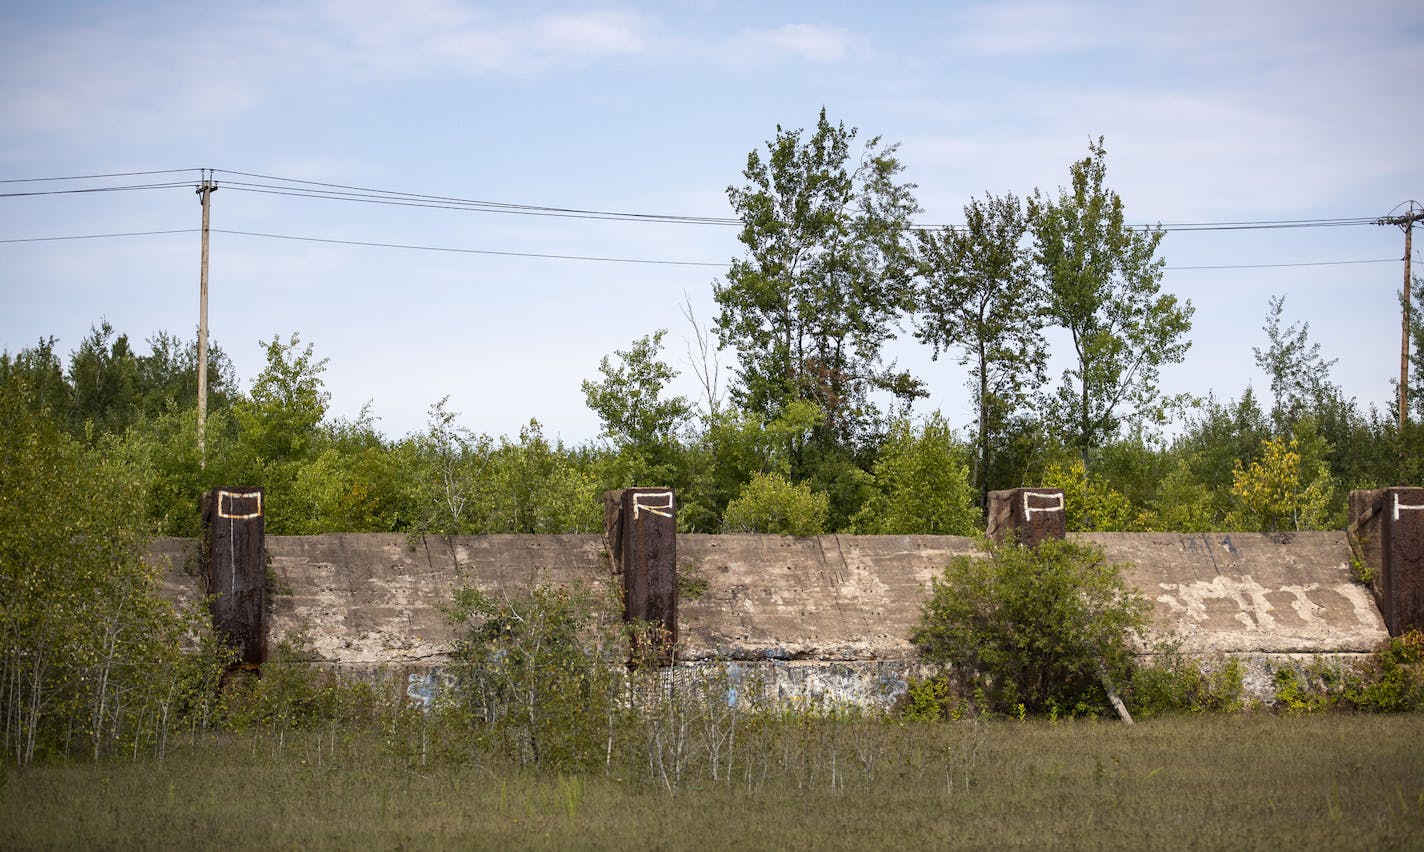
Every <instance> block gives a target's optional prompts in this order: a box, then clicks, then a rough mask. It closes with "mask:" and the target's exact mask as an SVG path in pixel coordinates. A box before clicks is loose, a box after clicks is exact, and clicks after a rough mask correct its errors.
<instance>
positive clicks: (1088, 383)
mask: <svg viewBox="0 0 1424 852" xmlns="http://www.w3.org/2000/svg"><path fill="white" fill-rule="evenodd" d="M1069 175H1070V178H1071V182H1072V187H1071V189H1061V188H1060V190H1059V192H1058V196H1057V197H1056V198H1050V197H1048V196H1046V195H1044V194H1042V193H1040V192H1038V191H1037V190H1035V191H1034V194H1033V198H1032V199H1031V200H1030V201H1029V221H1030V228H1031V230H1032V231H1033V235H1034V241H1035V260H1036V262H1037V263H1038V266H1039V268H1040V270H1041V271H1042V274H1043V276H1044V280H1045V283H1046V286H1047V290H1048V295H1047V315H1048V317H1049V319H1050V320H1051V321H1052V322H1053V323H1056V324H1057V325H1059V326H1061V327H1062V328H1064V329H1065V330H1067V331H1068V333H1069V335H1070V338H1071V340H1072V342H1073V353H1072V358H1073V363H1074V364H1075V366H1074V367H1072V368H1070V369H1069V370H1066V371H1065V372H1064V374H1063V383H1062V385H1061V387H1060V388H1059V390H1058V393H1057V395H1056V396H1055V397H1053V398H1052V399H1051V400H1050V402H1051V412H1050V416H1051V418H1052V420H1053V422H1054V423H1055V424H1056V426H1057V427H1058V428H1059V429H1060V430H1061V431H1062V433H1063V435H1064V436H1065V439H1066V440H1068V441H1069V442H1070V443H1071V444H1072V445H1073V446H1074V447H1075V448H1077V449H1078V450H1079V452H1080V455H1081V457H1082V460H1083V465H1084V467H1085V468H1087V467H1090V455H1091V453H1092V452H1093V451H1094V450H1096V449H1098V448H1099V447H1101V446H1102V445H1103V444H1104V443H1105V442H1106V441H1108V440H1110V439H1111V438H1113V437H1114V436H1115V435H1116V434H1117V433H1118V430H1119V429H1120V427H1121V425H1122V423H1123V422H1124V420H1128V421H1144V420H1145V421H1152V422H1155V421H1157V420H1159V419H1161V417H1162V408H1161V399H1160V392H1159V391H1158V388H1157V380H1158V375H1159V372H1160V370H1161V367H1162V365H1164V364H1175V363H1178V362H1180V361H1181V360H1182V359H1183V358H1184V357H1185V355H1186V351H1187V348H1188V346H1190V345H1191V344H1190V341H1189V340H1187V339H1186V334H1187V332H1188V331H1189V330H1190V329H1191V316H1192V306H1191V303H1190V302H1182V303H1179V302H1178V301H1177V299H1176V297H1174V296H1171V295H1169V294H1163V293H1161V280H1162V265H1163V261H1162V259H1161V258H1159V257H1157V256H1156V255H1157V248H1158V245H1159V244H1160V243H1161V241H1162V235H1163V233H1164V232H1163V231H1162V230H1161V229H1160V228H1148V229H1146V230H1139V229H1135V228H1133V227H1131V226H1129V225H1128V224H1127V221H1126V219H1125V217H1124V214H1123V204H1122V199H1120V198H1119V197H1118V195H1117V193H1116V192H1113V191H1112V190H1110V189H1108V188H1106V187H1105V186H1104V181H1105V179H1106V177H1107V150H1106V149H1105V148H1104V147H1103V141H1102V139H1101V138H1099V139H1098V141H1097V142H1096V143H1095V144H1091V145H1089V149H1088V156H1087V157H1086V158H1084V159H1082V160H1080V161H1078V162H1076V163H1074V164H1073V165H1072V166H1071V167H1070V169H1069Z"/></svg>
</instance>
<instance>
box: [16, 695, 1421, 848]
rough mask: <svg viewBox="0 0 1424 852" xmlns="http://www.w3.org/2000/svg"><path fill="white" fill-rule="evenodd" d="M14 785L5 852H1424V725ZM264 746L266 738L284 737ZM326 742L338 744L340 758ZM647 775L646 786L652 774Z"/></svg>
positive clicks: (845, 745)
mask: <svg viewBox="0 0 1424 852" xmlns="http://www.w3.org/2000/svg"><path fill="white" fill-rule="evenodd" d="M330 734H331V732H330V731H328V732H326V736H325V737H322V736H321V735H320V734H317V733H306V734H302V735H300V736H291V735H289V736H288V737H287V738H286V739H285V742H284V744H283V746H282V747H281V748H280V749H278V748H277V747H276V745H275V743H274V742H273V741H272V740H271V739H270V738H262V739H256V738H252V737H227V738H208V739H199V740H198V741H197V742H196V743H192V744H189V745H186V746H183V747H181V748H179V749H176V750H175V751H174V752H173V753H171V754H170V756H169V758H168V759H167V760H165V761H164V762H162V763H158V762H147V763H123V762H115V763H105V764H97V765H95V764H71V765H49V766H37V767H31V768H27V769H23V770H17V769H14V768H10V769H9V770H8V775H7V777H6V778H5V779H4V781H3V788H0V847H4V848H185V849H187V848H224V849H231V848H262V849H269V848H304V849H321V848H331V849H351V848H417V847H418V848H471V847H476V848H595V849H596V848H609V849H613V848H618V849H627V848H674V849H681V848H688V849H691V848H698V849H706V848H719V849H720V848H739V849H742V848H745V849H812V848H814V849H825V848H879V847H887V846H907V847H923V848H944V847H961V848H991V847H992V848H997V849H1002V848H1015V847H1022V848H1043V847H1056V848H1078V847H1093V848H1124V849H1147V848H1172V849H1179V848H1184V847H1185V848H1191V847H1203V848H1258V847H1268V846H1269V847H1280V848H1290V847H1299V848H1329V849H1350V848H1358V849H1389V848H1399V849H1403V848H1420V846H1421V844H1422V843H1424V841H1421V838H1424V716H1420V715H1397V716H1381V715H1369V716H1366V715H1322V716H1309V717H1296V718H1287V717H1278V716H1271V715H1264V714H1242V715H1230V716H1221V715H1217V716H1185V717H1181V716H1179V717H1167V718H1162V719H1156V720H1152V721H1150V722H1147V723H1140V724H1138V725H1137V726H1135V727H1131V728H1128V727H1124V726H1122V725H1120V724H1117V723H1114V722H1059V723H1056V724H1055V723H1050V722H1047V721H1042V720H1030V721H1027V722H1017V721H1011V720H997V721H991V722H970V721H961V722H955V723H945V724H916V723H899V722H886V721H876V720H864V719H861V720H851V721H839V722H836V721H826V720H811V721H807V720H804V719H803V720H781V721H776V722H771V723H767V724H764V725H763V726H761V727H760V728H756V727H753V726H749V727H748V728H747V732H746V734H745V737H746V739H745V740H744V744H743V746H742V751H741V752H740V753H739V754H738V756H737V758H736V760H735V761H734V763H733V767H732V773H731V777H730V778H727V777H726V775H725V773H722V777H721V778H720V779H719V780H718V781H715V782H714V781H712V780H711V779H710V776H708V775H706V774H705V773H697V774H696V776H695V777H690V778H689V779H688V780H687V781H686V782H685V783H684V784H683V785H682V787H681V788H680V789H679V790H678V791H677V794H676V795H669V794H668V793H667V792H666V790H665V789H660V788H659V787H658V786H656V785H655V784H653V783H652V782H651V781H649V780H648V778H647V776H646V768H642V769H641V770H640V767H639V766H637V765H636V764H633V763H630V764H628V765H624V766H619V765H617V764H615V765H614V766H613V767H612V769H611V771H610V773H609V774H608V775H607V776H605V775H604V774H603V773H593V774H586V775H582V776H567V775H556V774H548V773H536V772H532V771H530V770H522V769H517V768H513V767H509V766H500V765H488V764H475V763H471V762H462V761H460V760H453V759H446V760H436V759H434V758H433V757H432V758H430V759H427V760H426V761H425V763H424V765H422V764H421V762H420V761H419V760H411V759H410V758H409V757H408V756H407V757H400V758H397V757H396V756H395V755H394V754H393V753H392V752H391V751H390V750H389V749H387V748H385V747H383V745H382V743H381V742H380V740H379V738H378V736H377V735H376V734H375V733H373V732H372V733H363V734H359V735H352V736H347V737H341V736H338V737H336V738H335V739H332V738H331V736H330ZM263 736H264V737H265V735H263ZM319 737H321V739H320V741H319V739H318V738H319ZM640 772H641V773H642V774H640Z"/></svg>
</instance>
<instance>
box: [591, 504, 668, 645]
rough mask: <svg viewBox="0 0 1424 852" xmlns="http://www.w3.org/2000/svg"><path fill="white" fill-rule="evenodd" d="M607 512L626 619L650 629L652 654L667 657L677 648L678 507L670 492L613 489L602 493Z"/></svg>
mask: <svg viewBox="0 0 1424 852" xmlns="http://www.w3.org/2000/svg"><path fill="white" fill-rule="evenodd" d="M615 506H616V507H617V508H616V510H615V509H614V507H615ZM604 509H605V511H604V525H605V528H606V529H607V531H608V539H609V551H610V554H611V555H612V556H613V560H614V569H613V570H614V571H615V573H618V574H621V576H622V581H623V617H624V618H625V619H627V620H629V621H636V622H641V623H645V624H647V625H649V627H650V628H652V633H653V635H652V637H651V639H652V641H653V643H654V645H655V647H654V648H653V649H649V650H653V651H654V652H655V653H656V655H657V656H659V657H667V656H668V655H669V654H670V653H671V651H672V648H673V646H674V645H675V644H677V505H676V499H675V498H674V496H673V492H672V489H670V488H625V489H623V490H621V491H610V492H608V493H607V494H605V495H604Z"/></svg>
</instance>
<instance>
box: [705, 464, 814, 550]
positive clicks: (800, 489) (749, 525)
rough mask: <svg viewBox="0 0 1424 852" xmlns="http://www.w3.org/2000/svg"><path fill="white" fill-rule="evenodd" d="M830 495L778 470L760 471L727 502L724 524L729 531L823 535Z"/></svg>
mask: <svg viewBox="0 0 1424 852" xmlns="http://www.w3.org/2000/svg"><path fill="white" fill-rule="evenodd" d="M829 513H830V498H829V497H827V496H826V495H825V494H818V493H816V492H814V491H812V490H811V489H810V488H809V487H808V486H806V485H805V484H801V485H794V484H792V483H791V482H790V481H788V480H787V479H786V477H784V476H782V475H780V474H777V473H770V474H766V473H758V474H756V475H755V476H753V477H752V479H751V481H750V482H748V483H747V484H746V486H745V487H744V488H742V493H741V494H739V495H737V499H735V500H733V501H732V502H730V503H728V504H727V511H726V512H724V513H723V515H722V527H723V529H725V530H726V531H727V532H759V533H774V534H777V535H820V534H821V533H823V532H825V529H826V518H827V516H828V515H829Z"/></svg>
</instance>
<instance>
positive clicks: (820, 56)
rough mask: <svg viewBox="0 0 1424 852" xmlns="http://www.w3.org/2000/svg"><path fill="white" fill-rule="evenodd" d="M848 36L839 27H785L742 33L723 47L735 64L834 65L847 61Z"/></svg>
mask: <svg viewBox="0 0 1424 852" xmlns="http://www.w3.org/2000/svg"><path fill="white" fill-rule="evenodd" d="M849 49H850V36H849V34H848V33H847V32H846V31H845V30H843V29H839V28H837V27H825V26H819V25H816V24H785V25H783V26H780V27H776V28H774V29H763V30H743V31H742V32H740V33H737V34H736V35H735V36H733V37H732V38H731V40H730V41H728V42H727V43H726V44H725V45H724V46H723V47H722V48H721V50H722V53H723V56H724V57H725V58H726V59H728V60H730V61H732V62H734V63H736V64H758V63H766V62H778V61H781V60H783V59H796V60H806V61H812V62H834V61H837V60H840V59H844V58H846V56H847V54H848V53H849Z"/></svg>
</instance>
